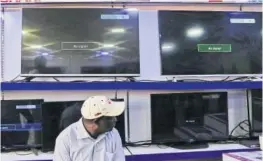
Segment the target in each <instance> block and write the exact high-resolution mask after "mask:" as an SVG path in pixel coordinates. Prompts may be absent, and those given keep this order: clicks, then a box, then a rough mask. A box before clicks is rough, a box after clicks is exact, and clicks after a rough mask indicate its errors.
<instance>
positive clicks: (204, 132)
mask: <svg viewBox="0 0 263 161" xmlns="http://www.w3.org/2000/svg"><path fill="white" fill-rule="evenodd" d="M227 107H228V103H227V92H203V93H175V94H152V95H151V113H152V140H153V142H164V143H165V142H167V143H168V142H171V143H174V144H175V145H184V144H188V143H206V142H211V141H220V140H227V139H228V112H227Z"/></svg>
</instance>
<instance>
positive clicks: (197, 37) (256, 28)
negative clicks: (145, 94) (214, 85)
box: [159, 11, 262, 75]
mask: <svg viewBox="0 0 263 161" xmlns="http://www.w3.org/2000/svg"><path fill="white" fill-rule="evenodd" d="M159 33H160V48H161V49H160V50H161V66H162V67H161V69H162V75H214V74H216V75H225V74H233V75H242V74H261V73H262V66H261V63H262V13H261V12H208V11H159Z"/></svg>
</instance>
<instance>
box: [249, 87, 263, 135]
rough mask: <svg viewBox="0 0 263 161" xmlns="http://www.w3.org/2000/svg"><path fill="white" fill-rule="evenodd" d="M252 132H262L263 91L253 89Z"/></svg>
mask: <svg viewBox="0 0 263 161" xmlns="http://www.w3.org/2000/svg"><path fill="white" fill-rule="evenodd" d="M251 96H252V132H257V133H261V132H262V89H252V90H251Z"/></svg>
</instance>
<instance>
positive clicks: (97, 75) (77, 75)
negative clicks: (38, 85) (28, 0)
mask: <svg viewBox="0 0 263 161" xmlns="http://www.w3.org/2000/svg"><path fill="white" fill-rule="evenodd" d="M24 9H35V8H23V9H22V14H23V10H24ZM52 9H77V8H74V7H71V8H61V7H56V8H52ZM79 9H87V10H89V9H92V10H96V9H105V10H106V9H108V10H110V9H113V10H124V11H125V10H127V12H130V11H129V9H125V8H79ZM131 12H137V26H136V28H137V31H138V32H137V39H136V45H137V46H138V51H137V52H138V58H139V60H138V63H139V66H138V72H136V73H122V74H119V73H116V74H106V73H104V74H100V73H97V74H33V73H32V74H30V73H29V74H25V73H22V63H21V70H20V73H21V74H20V76H21V77H26V78H35V77H110V78H116V77H139V76H140V73H141V64H140V41H139V36H140V35H139V11H137V10H135V11H131ZM22 17H23V15H22ZM22 23H23V19H22ZM21 43H23V36H22V34H21ZM65 43H69V42H65ZM21 49H22V46H21ZM20 58H21V62H22V54H21V57H20Z"/></svg>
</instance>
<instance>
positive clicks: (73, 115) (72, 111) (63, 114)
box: [42, 101, 125, 152]
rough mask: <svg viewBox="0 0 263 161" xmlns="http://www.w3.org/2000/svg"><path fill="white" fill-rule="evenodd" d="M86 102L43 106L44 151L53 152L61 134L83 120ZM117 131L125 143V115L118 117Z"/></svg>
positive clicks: (47, 103) (46, 104) (67, 102)
mask: <svg viewBox="0 0 263 161" xmlns="http://www.w3.org/2000/svg"><path fill="white" fill-rule="evenodd" d="M83 102H84V101H66V102H45V103H44V104H43V106H42V118H43V121H42V126H43V130H42V142H43V145H42V151H43V152H47V151H53V150H54V147H55V141H56V138H57V136H58V135H59V133H60V132H61V131H62V130H64V129H65V128H66V127H68V126H69V125H71V124H72V123H75V122H77V121H78V120H79V119H80V118H81V111H80V109H81V106H82V104H83ZM117 119H118V121H117V123H116V127H115V128H116V129H117V130H118V131H119V133H120V136H121V138H122V141H123V143H124V142H125V128H124V127H125V126H124V125H125V122H124V121H125V120H124V114H122V115H120V116H118V117H117Z"/></svg>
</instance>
